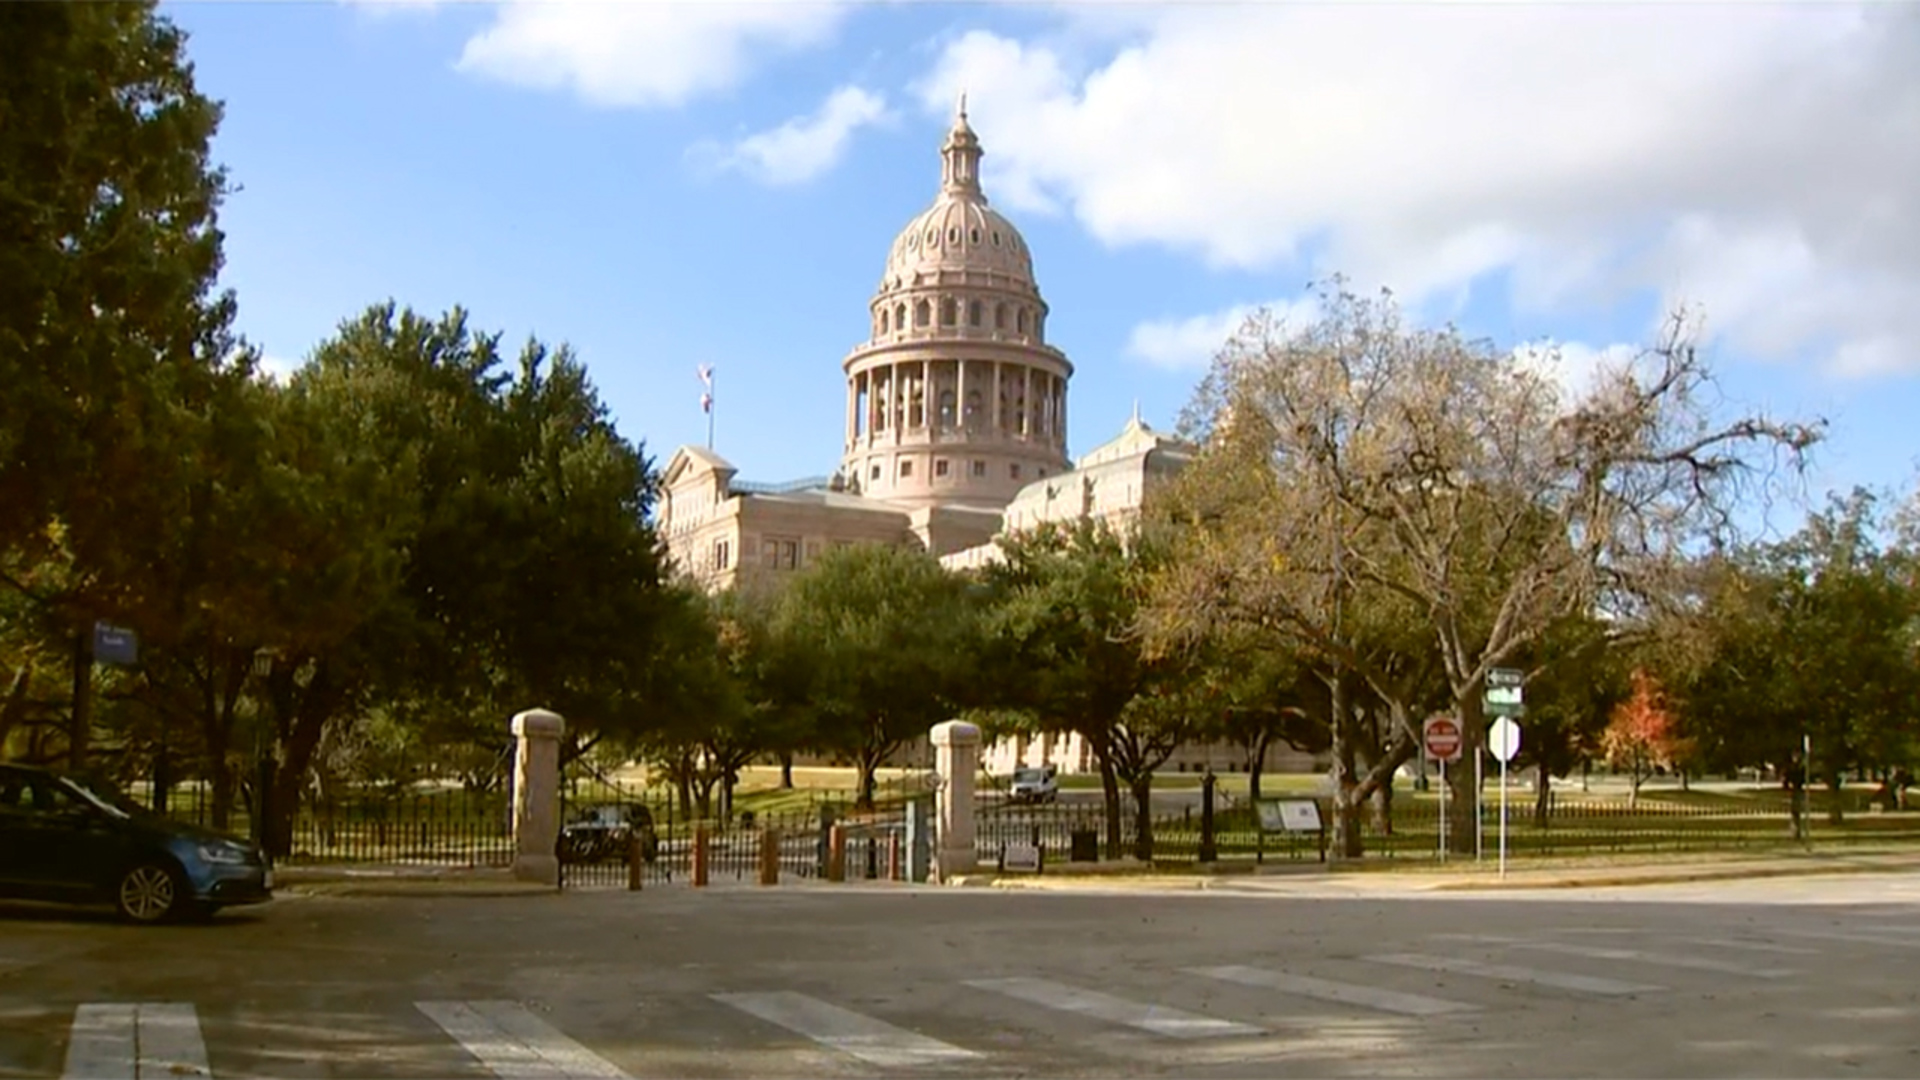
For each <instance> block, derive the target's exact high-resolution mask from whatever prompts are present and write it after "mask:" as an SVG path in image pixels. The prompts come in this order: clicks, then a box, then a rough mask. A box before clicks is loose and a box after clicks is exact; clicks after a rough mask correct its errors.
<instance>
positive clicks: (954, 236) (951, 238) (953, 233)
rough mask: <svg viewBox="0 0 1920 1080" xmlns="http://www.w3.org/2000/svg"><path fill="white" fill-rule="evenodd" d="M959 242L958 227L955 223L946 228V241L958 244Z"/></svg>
mask: <svg viewBox="0 0 1920 1080" xmlns="http://www.w3.org/2000/svg"><path fill="white" fill-rule="evenodd" d="M959 242H960V227H959V226H957V225H956V226H954V227H953V228H950V229H948V230H947V243H949V244H958V243H959Z"/></svg>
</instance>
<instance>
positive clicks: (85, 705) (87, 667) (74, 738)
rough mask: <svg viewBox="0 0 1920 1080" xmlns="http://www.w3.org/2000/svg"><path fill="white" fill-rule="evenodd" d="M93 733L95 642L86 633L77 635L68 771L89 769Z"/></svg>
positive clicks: (68, 723) (75, 634)
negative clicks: (89, 748) (88, 747)
mask: <svg viewBox="0 0 1920 1080" xmlns="http://www.w3.org/2000/svg"><path fill="white" fill-rule="evenodd" d="M92 730H93V638H92V637H91V636H90V635H89V634H88V633H87V631H86V630H84V629H82V630H77V631H75V632H74V635H73V711H72V712H71V713H70V714H69V715H68V717H67V768H68V769H70V770H72V771H73V772H80V771H81V770H83V769H85V768H86V767H87V738H88V736H89V734H90V733H91V732H92Z"/></svg>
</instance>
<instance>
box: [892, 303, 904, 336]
mask: <svg viewBox="0 0 1920 1080" xmlns="http://www.w3.org/2000/svg"><path fill="white" fill-rule="evenodd" d="M893 328H894V329H895V330H905V329H906V328H907V305H905V304H895V305H894V306H893Z"/></svg>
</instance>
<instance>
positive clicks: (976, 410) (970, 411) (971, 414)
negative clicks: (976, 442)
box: [966, 390, 981, 431]
mask: <svg viewBox="0 0 1920 1080" xmlns="http://www.w3.org/2000/svg"><path fill="white" fill-rule="evenodd" d="M980 404H981V402H980V391H978V390H969V391H967V419H966V428H967V430H968V431H972V430H973V426H974V425H975V424H976V423H978V422H979V420H980Z"/></svg>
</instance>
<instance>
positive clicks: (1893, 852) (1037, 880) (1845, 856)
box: [953, 847, 1920, 895]
mask: <svg viewBox="0 0 1920 1080" xmlns="http://www.w3.org/2000/svg"><path fill="white" fill-rule="evenodd" d="M1089 871H1091V872H1089ZM1901 872H1920V851H1917V850H1914V849H1913V848H1912V847H1906V848H1895V849H1854V850H1835V851H1814V852H1786V853H1779V854H1774V855H1768V856H1764V857H1751V856H1748V857H1739V856H1734V855H1727V856H1717V855H1713V854H1698V855H1669V856H1637V857H1635V856H1620V857H1612V858H1604V859H1584V860H1574V859H1568V860H1565V861H1561V862H1557V863H1555V864H1553V865H1540V864H1537V863H1534V864H1521V865H1517V866H1516V865H1515V864H1513V863H1509V864H1508V866H1507V873H1506V875H1505V876H1504V877H1503V876H1501V875H1500V873H1499V869H1498V867H1497V864H1496V863H1495V862H1494V861H1493V860H1490V859H1489V860H1484V861H1482V862H1480V863H1477V864H1476V863H1473V862H1471V861H1469V862H1466V863H1454V864H1441V863H1428V864H1424V865H1417V866H1416V865H1406V864H1401V865H1398V866H1395V865H1392V864H1385V863H1382V862H1372V863H1363V864H1361V865H1359V866H1352V867H1342V866H1339V865H1338V864H1327V865H1324V866H1323V865H1321V864H1319V863H1309V864H1304V865H1299V864H1296V865H1294V866H1288V865H1287V864H1284V863H1283V864H1279V865H1277V866H1276V865H1272V864H1269V865H1268V866H1261V867H1255V868H1252V869H1251V870H1249V869H1248V868H1244V867H1241V868H1236V869H1233V870H1216V871H1211V872H1205V871H1202V872H1180V871H1164V870H1162V871H1145V870H1142V869H1141V868H1140V866H1139V865H1138V864H1137V863H1134V864H1106V865H1103V866H1102V867H1101V868H1100V869H1099V870H1094V869H1093V868H1092V867H1085V868H1082V867H1074V868H1071V869H1064V870H1058V871H1048V872H1047V873H1044V874H1037V875H1036V874H997V873H992V872H986V873H981V874H972V875H966V876H964V877H962V878H959V879H956V880H955V881H954V882H953V884H956V885H971V886H975V887H991V888H1001V889H1047V890H1071V889H1085V890H1110V889H1127V890H1139V891H1147V892H1152V891H1192V890H1212V891H1222V892H1237V893H1246V894H1288V893H1303V892H1318V891H1325V890H1328V889H1333V890H1336V891H1339V892H1342V893H1375V894H1381V895H1392V894H1401V895H1404V894H1409V893H1470V892H1492V891H1502V890H1540V889H1578V888H1606V887H1621V886H1634V885H1669V884H1683V883H1688V882H1700V881H1736V880H1750V879H1756V878H1777V877H1807V876H1815V875H1826V874H1860V873H1901Z"/></svg>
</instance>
